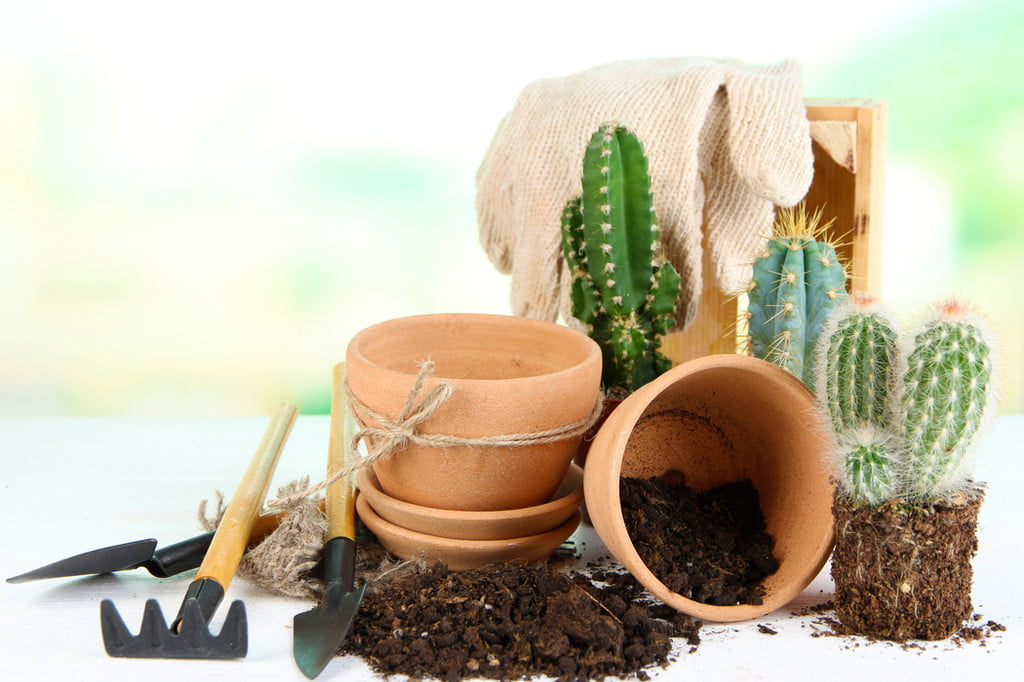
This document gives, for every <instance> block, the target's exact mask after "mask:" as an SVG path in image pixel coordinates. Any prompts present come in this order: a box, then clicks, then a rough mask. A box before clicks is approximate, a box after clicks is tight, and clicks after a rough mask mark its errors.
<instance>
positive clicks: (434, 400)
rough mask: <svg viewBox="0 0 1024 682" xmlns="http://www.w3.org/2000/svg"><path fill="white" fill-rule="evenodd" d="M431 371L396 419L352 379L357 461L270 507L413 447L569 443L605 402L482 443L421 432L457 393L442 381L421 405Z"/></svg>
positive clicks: (428, 367) (426, 365)
mask: <svg viewBox="0 0 1024 682" xmlns="http://www.w3.org/2000/svg"><path fill="white" fill-rule="evenodd" d="M433 371H434V363H433V362H432V361H430V360H426V361H424V362H423V363H421V364H420V368H419V372H417V374H416V380H415V382H413V385H412V389H410V391H409V395H408V396H407V397H406V400H405V405H404V406H403V407H402V409H401V411H400V412H399V413H398V414H397V415H396V416H395V417H393V418H392V417H389V416H387V415H385V414H381V413H379V412H377V411H376V410H374V409H373V408H371V407H369V406H368V405H366V403H364V402H363V401H362V400H360V399H359V397H358V396H356V395H355V393H353V391H352V388H351V387H350V386H349V383H348V380H346V381H345V384H344V391H345V398H346V399H347V400H348V403H349V407H350V409H351V413H352V416H353V418H354V419H355V422H356V425H357V426H358V430H357V431H356V432H355V433H354V434H353V435H352V440H351V443H350V445H349V446H350V447H351V449H352V453H353V457H354V458H355V461H354V462H353V463H352V464H350V465H349V466H347V467H344V468H343V469H340V470H339V471H336V472H334V473H333V474H331V475H330V476H328V477H327V478H326V479H324V480H322V481H320V482H319V483H317V484H316V485H313V486H311V487H309V488H307V489H306V490H304V491H302V492H300V493H297V494H296V495H292V496H289V497H287V498H282V499H275V500H271V501H270V502H268V503H267V506H268V507H271V508H274V507H288V506H290V505H292V504H295V502H297V501H298V500H301V499H303V498H306V497H309V496H310V495H313V494H315V493H317V492H319V491H321V490H323V489H324V488H326V487H327V486H329V485H331V484H332V483H334V482H335V481H337V480H340V479H341V478H344V477H345V476H351V475H352V474H353V473H355V472H357V471H359V470H361V469H364V468H366V467H368V466H372V465H373V464H374V463H375V462H378V461H380V460H382V459H386V458H388V457H391V456H392V455H394V454H395V453H396V452H399V451H400V450H401V449H403V448H404V447H406V446H407V445H410V444H412V445H419V446H426V447H433V448H440V449H444V448H448V447H470V448H472V447H522V446H528V445H542V444H545V443H554V442H556V441H560V440H564V439H566V438H572V437H575V436H580V435H583V434H584V433H586V431H587V430H588V429H589V428H590V427H591V426H593V425H594V423H595V422H596V421H597V419H598V417H599V416H600V414H601V408H602V406H603V404H604V397H603V396H599V398H598V400H597V401H596V402H595V403H594V407H593V409H591V411H590V414H588V415H586V416H585V417H583V418H582V419H578V420H576V421H574V422H570V423H568V424H561V425H559V426H555V427H553V428H550V429H544V430H541V431H533V432H529V433H510V434H499V435H495V436H481V437H478V438H464V437H462V436H453V435H449V434H428V433H422V432H420V431H419V429H418V428H417V427H418V426H419V425H420V424H423V423H424V422H426V421H428V420H429V419H430V418H431V417H432V416H433V415H434V413H435V412H436V411H437V409H438V408H439V407H441V405H443V404H444V403H445V402H446V401H447V400H448V399H449V398H450V397H451V395H452V393H453V392H454V391H455V388H454V387H453V386H452V385H451V384H449V383H447V382H440V383H438V384H437V385H436V386H434V387H433V388H431V389H430V390H429V391H427V393H426V395H424V396H423V398H422V399H419V400H418V398H419V396H420V393H422V392H423V384H424V382H425V380H426V379H427V377H429V376H430V375H431V374H432V373H433ZM370 421H372V422H374V423H376V426H367V423H368V422H370ZM366 439H369V440H368V441H367V445H368V448H367V449H368V452H367V454H366V456H365V457H362V456H360V455H359V454H358V453H359V443H360V442H361V441H363V440H366Z"/></svg>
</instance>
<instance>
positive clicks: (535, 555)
mask: <svg viewBox="0 0 1024 682" xmlns="http://www.w3.org/2000/svg"><path fill="white" fill-rule="evenodd" d="M356 513H358V514H359V518H360V519H362V521H363V523H365V524H366V527H367V528H369V529H370V530H371V531H373V534H374V535H376V536H377V539H378V540H380V543H381V544H382V545H384V547H385V548H386V549H387V550H388V551H389V552H391V553H392V554H394V555H396V556H399V557H402V558H403V559H419V558H422V559H425V560H426V561H428V562H434V561H443V562H444V563H445V564H447V565H448V568H450V569H452V570H456V571H459V570H463V569H466V568H479V567H481V566H486V565H488V564H493V563H497V562H500V561H515V562H519V563H523V564H529V563H533V562H536V561H543V560H544V559H547V558H548V557H549V556H551V554H552V553H553V552H554V551H555V550H556V549H558V546H559V545H560V544H562V543H563V542H564V541H565V539H566V538H568V537H569V536H570V535H572V533H573V531H574V530H576V527H577V526H578V525H579V523H580V512H579V510H577V511H576V512H575V513H573V515H572V517H571V518H570V519H569V520H568V521H566V522H565V523H563V524H562V525H561V526H559V527H558V528H555V529H554V530H549V531H547V532H546V533H540V534H539V535H529V536H526V537H519V538H508V539H506V540H456V539H452V538H445V537H439V536H437V535H427V534H425V533H417V532H416V531H413V530H408V529H407V528H402V527H401V526H396V525H395V524H393V523H389V522H388V521H385V520H384V519H382V518H381V517H380V516H378V515H377V513H376V512H375V511H373V507H371V506H370V504H369V501H368V499H367V498H366V496H365V495H362V494H357V495H356Z"/></svg>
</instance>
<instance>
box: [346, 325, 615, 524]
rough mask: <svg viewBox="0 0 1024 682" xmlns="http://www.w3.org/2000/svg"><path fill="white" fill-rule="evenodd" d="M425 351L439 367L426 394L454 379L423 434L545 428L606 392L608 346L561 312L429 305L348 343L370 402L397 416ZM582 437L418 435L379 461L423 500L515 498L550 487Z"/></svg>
mask: <svg viewBox="0 0 1024 682" xmlns="http://www.w3.org/2000/svg"><path fill="white" fill-rule="evenodd" d="M425 360H431V361H432V362H433V363H434V372H433V374H432V375H431V376H430V377H429V378H427V379H426V381H425V383H424V388H423V392H422V394H421V397H422V395H425V394H426V393H427V392H428V391H429V390H430V389H431V388H433V387H434V386H436V385H438V384H439V383H441V382H446V383H449V384H451V385H452V387H453V388H454V391H453V393H452V395H451V397H450V398H449V399H448V400H447V402H445V403H444V404H442V405H441V406H440V407H439V408H438V409H437V411H436V412H435V413H434V414H433V415H432V416H431V417H430V418H429V419H428V420H426V421H425V422H423V423H421V424H419V425H417V427H416V429H417V430H418V431H419V432H420V433H423V434H435V435H448V436H459V437H463V438H487V437H493V436H498V435H509V434H523V433H537V432H540V431H545V430H548V429H552V428H556V427H559V426H564V425H566V424H571V423H574V422H578V421H580V420H583V419H585V418H586V417H587V416H588V415H589V414H590V413H591V411H592V410H593V407H594V405H595V403H596V402H597V400H598V395H599V390H600V381H601V349H600V348H599V347H598V345H597V344H596V343H595V342H594V341H593V340H592V339H590V338H589V337H587V336H586V335H584V334H581V333H579V332H577V331H574V330H572V329H569V328H567V327H562V326H559V325H556V324H551V323H548V322H541V321H538V320H530V319H526V318H521V317H507V316H501V315H476V314H442V315H420V316H415V317H405V318H400V319H396V320H391V321H388V322H382V323H380V324H376V325H374V326H372V327H369V328H367V329H364V330H363V331H361V332H359V333H358V334H357V335H356V336H355V337H353V339H352V341H351V342H350V343H349V346H348V351H347V354H346V365H347V367H348V382H349V386H350V387H351V389H352V392H353V393H354V394H355V396H356V397H358V398H359V399H360V400H361V401H362V402H363V403H365V404H366V405H367V406H368V407H370V408H371V409H372V410H374V411H376V412H377V413H380V414H382V415H387V416H388V417H390V418H392V419H393V418H394V417H396V416H397V415H398V414H399V413H400V412H401V410H402V408H403V406H404V405H405V403H406V400H407V398H408V395H409V392H410V390H411V389H412V387H413V384H414V382H415V379H416V375H417V372H418V370H419V364H420V363H422V362H423V361H425ZM367 421H368V425H371V426H377V425H378V424H376V422H373V421H372V420H367ZM579 439H580V437H579V436H575V437H570V438H565V439H562V440H559V441H556V442H553V443H545V444H538V445H529V446H518V447H505V446H477V447H462V446H460V447H454V446H449V447H446V448H439V447H429V446H418V445H414V444H408V445H406V446H405V447H403V448H401V449H400V450H399V451H397V452H395V453H394V454H392V455H391V456H390V457H388V458H387V459H384V460H381V461H378V462H377V463H375V464H374V465H373V470H374V473H375V474H376V475H377V480H378V481H379V482H380V486H381V489H382V490H383V491H384V492H386V493H387V494H388V495H391V496H392V497H395V498H397V499H400V500H404V501H406V502H411V503H413V504H418V505H422V506H426V507H436V508H441V509H463V510H476V511H482V510H498V509H516V508H520V507H529V506H532V505H537V504H542V503H544V502H546V501H548V500H549V499H550V498H551V495H552V494H553V493H554V492H555V489H556V488H558V486H559V484H560V483H561V482H562V479H563V478H564V477H565V474H566V471H567V470H568V468H569V464H570V462H571V461H572V457H573V454H574V453H575V452H576V447H577V445H578V443H579Z"/></svg>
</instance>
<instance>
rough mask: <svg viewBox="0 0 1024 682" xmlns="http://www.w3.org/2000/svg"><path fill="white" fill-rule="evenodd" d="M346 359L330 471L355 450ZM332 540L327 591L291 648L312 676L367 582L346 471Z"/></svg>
mask: <svg viewBox="0 0 1024 682" xmlns="http://www.w3.org/2000/svg"><path fill="white" fill-rule="evenodd" d="M344 381H345V365H344V363H338V364H337V365H336V366H335V368H334V386H335V390H334V402H333V404H332V406H331V435H330V444H329V446H328V464H327V475H328V477H330V476H331V475H333V474H334V473H335V472H337V471H340V470H342V469H343V468H345V467H346V466H348V465H349V463H350V462H351V461H352V460H351V451H350V450H349V448H348V444H347V442H346V439H345V414H346V411H345V403H344V397H343V395H342V394H341V387H342V386H343V385H344ZM326 511H327V538H328V539H327V542H326V543H325V544H324V549H323V559H322V562H321V564H322V566H323V581H324V596H323V599H322V600H321V601H320V604H318V605H317V607H316V608H315V609H312V610H311V611H305V612H303V613H300V614H298V615H297V616H295V620H294V629H293V633H294V634H293V638H294V639H293V645H292V652H293V654H294V656H295V662H296V663H297V664H298V666H299V669H300V670H301V671H302V672H303V674H304V675H305V676H306V677H308V678H309V679H313V678H314V677H316V676H317V675H319V674H320V672H321V671H322V670H323V669H324V668H325V667H326V666H327V664H328V663H329V662H330V661H331V659H332V658H334V655H335V654H336V653H337V651H338V647H340V646H341V643H342V642H343V641H344V640H345V637H347V636H348V633H349V630H351V629H352V621H353V619H354V618H355V615H356V611H358V610H359V604H360V603H361V602H362V601H363V593H364V592H365V591H366V585H362V586H360V587H359V588H358V589H355V588H354V587H353V583H354V582H355V571H356V542H355V537H356V535H355V530H356V512H355V491H354V490H353V488H352V477H351V476H344V477H342V478H340V479H338V480H337V481H335V482H334V483H332V484H331V485H329V486H328V487H327V507H326Z"/></svg>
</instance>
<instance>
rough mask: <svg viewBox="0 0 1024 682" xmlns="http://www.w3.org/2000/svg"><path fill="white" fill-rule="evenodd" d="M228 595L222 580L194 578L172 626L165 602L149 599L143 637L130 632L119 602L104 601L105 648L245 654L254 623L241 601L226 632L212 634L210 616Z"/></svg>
mask: <svg viewBox="0 0 1024 682" xmlns="http://www.w3.org/2000/svg"><path fill="white" fill-rule="evenodd" d="M218 590H219V593H218ZM223 594H224V591H223V589H222V588H220V585H218V584H217V583H216V581H213V580H208V579H201V580H197V581H195V582H193V583H192V584H191V585H190V586H189V591H188V593H186V595H185V600H184V601H183V602H182V604H181V609H180V610H179V612H178V615H177V617H176V618H175V619H174V621H173V622H172V623H171V626H170V627H168V626H167V621H166V620H164V615H163V612H162V611H161V610H160V604H159V603H157V601H156V600H155V599H149V600H147V601H146V608H145V611H144V612H143V615H142V626H141V627H140V628H139V634H138V635H132V633H131V632H129V631H128V628H127V626H125V624H124V621H123V620H122V619H121V615H120V614H119V613H118V612H117V607H116V606H114V602H112V601H110V600H109V599H104V600H103V602H102V603H101V604H100V628H101V629H102V631H103V646H104V647H105V648H106V650H107V653H108V654H109V655H111V656H115V657H120V658H225V659H226V658H245V655H246V653H248V648H249V639H248V634H247V633H248V623H247V620H246V616H245V605H244V604H243V603H242V602H241V600H235V601H234V602H232V604H231V608H229V609H228V615H227V617H226V618H225V619H224V625H223V626H222V627H221V631H220V634H219V635H216V636H215V635H213V633H211V632H210V628H209V621H210V618H211V616H212V615H213V611H214V610H215V609H216V608H217V604H218V603H219V602H220V598H221V597H222V596H223Z"/></svg>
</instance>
